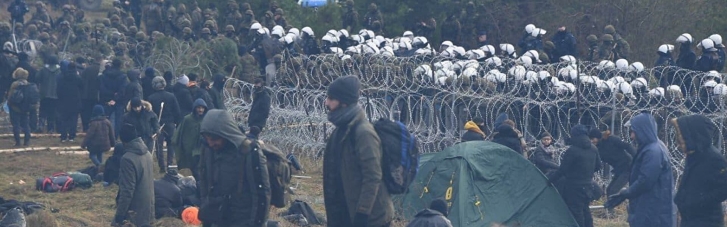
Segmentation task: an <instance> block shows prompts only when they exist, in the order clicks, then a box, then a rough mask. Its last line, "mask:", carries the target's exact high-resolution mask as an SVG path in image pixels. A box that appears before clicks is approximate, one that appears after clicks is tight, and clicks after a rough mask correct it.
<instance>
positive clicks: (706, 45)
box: [697, 39, 717, 51]
mask: <svg viewBox="0 0 727 227" xmlns="http://www.w3.org/2000/svg"><path fill="white" fill-rule="evenodd" d="M697 46H698V47H702V49H704V50H708V51H716V50H717V48H714V41H712V40H711V39H703V40H702V41H701V42H699V44H697Z"/></svg>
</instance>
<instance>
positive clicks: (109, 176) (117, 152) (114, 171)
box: [103, 143, 125, 187]
mask: <svg viewBox="0 0 727 227" xmlns="http://www.w3.org/2000/svg"><path fill="white" fill-rule="evenodd" d="M124 153H125V151H124V144H123V143H116V145H115V146H114V153H113V154H112V155H111V157H109V158H108V159H106V163H104V167H103V186H104V187H108V186H110V185H111V184H117V185H118V184H119V168H120V167H121V157H122V156H124Z"/></svg>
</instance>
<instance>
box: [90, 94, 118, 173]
mask: <svg viewBox="0 0 727 227" xmlns="http://www.w3.org/2000/svg"><path fill="white" fill-rule="evenodd" d="M115 140H116V136H115V135H114V128H113V126H111V121H109V119H108V118H106V115H104V111H103V106H101V105H96V106H94V107H93V118H91V122H90V123H89V129H88V131H87V133H86V137H85V138H84V139H83V143H81V148H82V149H88V157H89V158H90V159H91V161H92V162H93V165H95V166H96V167H99V166H101V162H102V161H103V153H104V152H107V151H109V150H110V149H111V144H113V142H114V141H115Z"/></svg>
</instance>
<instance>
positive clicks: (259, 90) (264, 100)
mask: <svg viewBox="0 0 727 227" xmlns="http://www.w3.org/2000/svg"><path fill="white" fill-rule="evenodd" d="M268 116H270V91H268V89H267V88H265V82H264V81H263V79H261V78H257V79H255V88H254V93H253V97H252V106H251V107H250V114H249V115H248V117H247V127H252V126H257V127H258V128H260V130H263V129H264V128H265V125H266V124H267V121H268Z"/></svg>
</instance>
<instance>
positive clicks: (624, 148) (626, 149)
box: [588, 124, 636, 196]
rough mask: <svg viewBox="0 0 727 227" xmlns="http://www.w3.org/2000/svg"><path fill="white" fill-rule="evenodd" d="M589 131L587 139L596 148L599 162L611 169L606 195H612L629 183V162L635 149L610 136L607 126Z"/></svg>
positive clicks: (634, 153)
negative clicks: (611, 175)
mask: <svg viewBox="0 0 727 227" xmlns="http://www.w3.org/2000/svg"><path fill="white" fill-rule="evenodd" d="M599 127H600V128H598V129H596V128H594V129H591V131H590V132H589V133H588V137H589V138H590V139H591V143H593V145H595V146H596V147H597V148H598V154H599V156H600V157H601V160H602V161H603V162H605V163H606V164H608V165H610V166H611V167H612V170H611V174H613V177H612V178H611V182H610V183H609V184H608V187H606V195H608V196H610V195H614V194H616V193H618V192H619V190H621V189H622V188H623V187H624V186H626V183H628V181H629V174H630V173H631V162H632V161H633V157H634V156H636V149H634V147H633V146H631V144H629V143H626V142H624V141H623V140H621V138H618V137H616V136H612V135H611V129H609V128H608V126H607V125H603V124H602V125H601V126H599Z"/></svg>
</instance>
